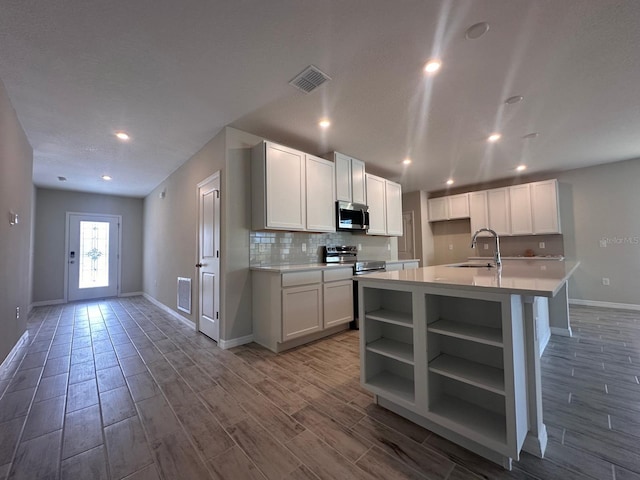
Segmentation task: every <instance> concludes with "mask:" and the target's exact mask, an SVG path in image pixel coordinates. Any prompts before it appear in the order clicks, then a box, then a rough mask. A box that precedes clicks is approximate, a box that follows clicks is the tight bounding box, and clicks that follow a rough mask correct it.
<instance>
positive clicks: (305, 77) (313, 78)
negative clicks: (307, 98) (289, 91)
mask: <svg viewBox="0 0 640 480" xmlns="http://www.w3.org/2000/svg"><path fill="white" fill-rule="evenodd" d="M329 80H331V77H329V75H327V74H326V73H324V72H323V71H321V70H320V69H319V68H318V67H316V66H315V65H309V66H308V67H307V68H305V69H304V70H303V71H302V72H300V73H299V74H298V75H296V76H295V78H294V79H293V80H291V81H290V82H289V85H291V86H292V87H295V88H297V89H298V90H301V91H303V92H304V93H311V92H313V91H314V90H315V89H316V88H318V87H319V86H320V85H322V84H323V83H325V82H327V81H329Z"/></svg>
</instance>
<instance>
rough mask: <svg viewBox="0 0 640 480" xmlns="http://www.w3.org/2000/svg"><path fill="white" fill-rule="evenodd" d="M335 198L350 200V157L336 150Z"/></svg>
mask: <svg viewBox="0 0 640 480" xmlns="http://www.w3.org/2000/svg"><path fill="white" fill-rule="evenodd" d="M335 161H336V198H337V199H338V200H342V201H345V202H350V201H351V198H352V196H351V159H350V158H349V157H347V156H346V155H343V154H341V153H338V152H336V153H335Z"/></svg>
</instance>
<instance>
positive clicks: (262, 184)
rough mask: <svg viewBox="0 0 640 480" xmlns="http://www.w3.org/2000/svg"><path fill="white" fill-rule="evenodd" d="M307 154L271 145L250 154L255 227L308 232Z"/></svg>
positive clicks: (263, 146) (252, 220)
mask: <svg viewBox="0 0 640 480" xmlns="http://www.w3.org/2000/svg"><path fill="white" fill-rule="evenodd" d="M305 165H306V159H305V154H304V153H303V152H300V151H298V150H294V149H292V148H288V147H283V146H281V145H277V144H274V143H271V142H261V143H259V144H258V145H256V146H255V147H254V148H253V150H252V154H251V182H252V185H251V194H252V216H251V222H252V228H253V229H254V230H265V229H274V230H305V228H306V178H305V170H306V168H305Z"/></svg>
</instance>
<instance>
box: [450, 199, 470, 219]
mask: <svg viewBox="0 0 640 480" xmlns="http://www.w3.org/2000/svg"><path fill="white" fill-rule="evenodd" d="M447 198H448V199H449V220H454V219H456V218H469V194H468V193H462V194H460V195H451V196H450V197H447Z"/></svg>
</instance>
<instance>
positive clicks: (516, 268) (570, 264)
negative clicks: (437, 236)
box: [358, 260, 580, 298]
mask: <svg viewBox="0 0 640 480" xmlns="http://www.w3.org/2000/svg"><path fill="white" fill-rule="evenodd" d="M453 265H456V264H453ZM453 265H437V266H433V267H422V268H417V269H413V270H398V271H393V272H383V273H370V274H367V275H362V276H360V277H359V278H358V280H359V281H360V282H361V283H369V282H370V283H376V282H392V283H399V284H406V285H419V286H434V287H450V288H455V289H459V290H474V291H484V292H494V293H511V294H517V295H531V296H535V297H549V298H552V297H554V296H555V295H556V294H557V293H558V292H559V291H560V289H561V288H562V286H563V285H564V284H565V283H566V282H567V280H568V279H569V277H571V275H572V274H573V272H574V271H575V270H576V268H578V266H579V265H580V262H575V261H566V260H565V261H558V260H556V261H553V262H540V261H536V260H529V261H526V260H515V261H505V262H503V264H502V269H501V270H500V271H498V270H497V269H496V268H487V267H479V268H456V267H455V266H453Z"/></svg>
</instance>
